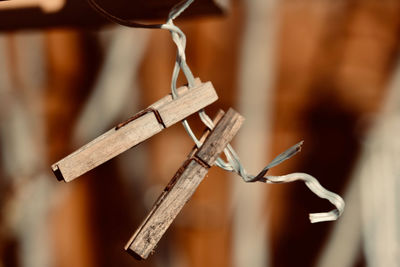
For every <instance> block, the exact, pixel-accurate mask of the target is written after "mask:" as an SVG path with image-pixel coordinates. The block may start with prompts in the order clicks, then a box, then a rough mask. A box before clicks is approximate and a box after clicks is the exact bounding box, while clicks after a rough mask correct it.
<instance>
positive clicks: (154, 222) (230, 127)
mask: <svg viewBox="0 0 400 267" xmlns="http://www.w3.org/2000/svg"><path fill="white" fill-rule="evenodd" d="M222 116H223V117H222ZM221 117H222V118H221ZM243 120H244V118H243V117H242V116H241V115H240V114H239V113H237V112H236V111H234V110H233V109H229V111H228V112H227V113H226V114H225V115H223V112H222V111H221V112H220V113H219V114H218V115H217V116H216V118H215V119H214V121H218V124H217V125H216V126H215V128H214V129H213V130H212V131H211V132H210V131H206V132H205V134H204V135H203V137H202V140H204V142H203V145H202V146H201V147H200V148H199V149H197V148H194V149H193V150H192V152H191V153H190V154H189V157H188V159H187V160H186V161H185V162H184V163H183V165H182V166H181V167H180V168H179V170H178V171H177V172H176V174H175V176H174V177H173V178H172V180H171V181H170V182H169V184H168V185H167V186H166V188H165V189H164V191H163V192H162V194H161V195H160V197H159V198H158V200H157V201H156V203H155V204H154V206H153V208H152V210H151V211H150V213H149V214H148V216H147V217H146V219H145V220H144V221H143V222H142V224H141V225H140V226H139V228H138V229H137V230H136V232H135V233H134V235H133V236H132V237H131V239H130V240H129V242H128V243H127V245H126V246H125V250H127V251H128V253H130V254H132V255H133V256H134V257H135V258H138V259H146V258H147V257H148V256H149V254H150V253H151V252H152V251H153V250H154V248H155V247H156V245H157V243H158V241H159V240H160V239H161V237H162V235H163V234H164V233H165V231H166V230H167V229H168V227H169V226H170V224H171V223H172V221H173V220H174V219H175V217H176V216H177V215H178V213H179V212H180V210H181V209H182V208H183V206H184V205H185V203H186V202H187V201H188V200H189V199H190V197H191V196H192V195H193V193H194V192H195V190H196V188H197V187H198V186H199V184H200V182H201V181H202V180H203V178H204V177H205V175H206V174H207V172H208V169H209V168H210V167H211V166H212V165H214V162H215V160H216V159H217V158H218V157H219V155H220V154H221V152H222V151H223V150H224V148H225V147H226V146H227V144H228V143H229V142H230V141H231V140H232V138H233V137H234V136H235V134H236V133H237V131H238V130H239V128H240V126H241V125H242V123H243Z"/></svg>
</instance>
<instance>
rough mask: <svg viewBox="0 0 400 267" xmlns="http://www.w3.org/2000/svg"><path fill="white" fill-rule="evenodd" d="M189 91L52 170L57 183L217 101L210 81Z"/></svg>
mask: <svg viewBox="0 0 400 267" xmlns="http://www.w3.org/2000/svg"><path fill="white" fill-rule="evenodd" d="M196 83H197V85H196V86H195V87H194V88H192V89H190V90H189V89H188V88H187V87H186V86H184V87H180V88H178V95H179V96H178V97H177V98H176V99H172V96H171V95H167V96H165V97H164V98H162V99H160V100H159V101H157V102H156V103H154V104H153V105H151V106H149V107H148V108H146V109H144V110H142V111H140V112H139V113H137V114H136V115H135V116H133V117H132V118H130V119H128V120H127V121H125V122H122V123H120V124H118V125H117V126H116V127H114V128H113V129H111V130H109V131H107V132H106V133H104V134H103V135H101V136H99V137H97V138H96V139H94V140H93V141H91V142H90V143H88V144H86V145H85V146H83V147H81V148H80V149H78V150H76V151H75V152H73V153H72V154H70V155H68V156H67V157H65V158H63V159H61V160H60V161H58V162H56V163H54V164H53V165H52V166H51V168H52V169H53V172H54V174H55V175H56V177H57V179H58V180H60V181H61V180H64V181H65V182H69V181H71V180H73V179H75V178H77V177H79V176H80V175H82V174H84V173H86V172H88V171H90V170H91V169H93V168H95V167H97V166H99V165H100V164H102V163H104V162H106V161H107V160H110V159H112V158H113V157H115V156H117V155H119V154H121V153H122V152H124V151H126V150H128V149H129V148H131V147H133V146H135V145H137V144H139V143H141V142H143V141H144V140H146V139H147V138H149V137H151V136H153V135H155V134H157V133H159V132H161V131H162V130H163V129H164V128H167V127H169V126H171V125H173V124H175V123H177V122H179V121H181V120H183V119H185V118H186V117H188V116H190V115H191V114H193V113H195V112H197V111H199V110H200V109H202V108H204V107H206V106H208V105H210V104H211V103H213V102H214V101H216V100H217V99H218V96H217V93H216V92H215V89H214V87H213V85H212V84H211V82H206V83H201V82H200V80H197V81H196Z"/></svg>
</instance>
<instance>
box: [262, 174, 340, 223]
mask: <svg viewBox="0 0 400 267" xmlns="http://www.w3.org/2000/svg"><path fill="white" fill-rule="evenodd" d="M298 180H301V181H303V182H304V183H305V184H306V186H307V187H308V188H309V189H310V190H311V191H312V192H313V193H314V194H316V195H317V196H318V197H320V198H324V199H326V200H328V201H329V202H331V203H332V204H333V205H334V206H335V207H336V209H334V210H332V211H330V212H321V213H311V214H310V216H309V218H310V221H311V223H317V222H326V221H335V220H337V219H338V218H339V217H340V216H341V215H342V213H343V211H344V206H345V203H344V200H343V198H341V197H340V196H339V195H338V194H336V193H333V192H331V191H329V190H327V189H325V188H324V187H323V186H322V185H321V184H320V183H319V182H318V180H317V179H315V178H314V177H313V176H311V175H309V174H307V173H291V174H287V175H281V176H266V177H263V178H262V179H260V180H259V181H260V182H265V183H272V184H276V183H290V182H294V181H298Z"/></svg>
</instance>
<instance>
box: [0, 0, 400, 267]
mask: <svg viewBox="0 0 400 267" xmlns="http://www.w3.org/2000/svg"><path fill="white" fill-rule="evenodd" d="M196 1H200V0H196ZM200 2H201V1H200ZM0 10H1V3H0ZM206 13H207V12H206ZM10 23H11V22H10ZM177 25H178V26H180V27H181V28H182V30H183V31H184V32H185V33H186V35H187V38H188V46H187V60H188V64H189V66H190V67H191V69H192V71H193V73H194V74H195V76H197V77H200V78H201V79H202V80H203V81H208V80H210V81H212V82H213V84H214V87H215V88H216V90H217V93H218V95H219V100H218V102H216V103H214V104H213V105H211V106H210V107H208V108H207V109H206V110H207V112H208V113H209V114H211V115H212V114H214V113H215V112H216V110H217V109H219V108H222V109H225V110H227V109H228V108H229V107H233V108H235V109H236V110H238V111H239V112H240V113H241V114H243V115H244V116H245V117H246V121H245V124H244V126H243V127H242V129H241V131H240V132H239V134H238V136H236V138H235V139H234V143H233V145H234V147H235V148H236V150H237V151H238V153H239V155H240V157H241V159H242V162H243V163H244V164H245V166H246V168H247V169H248V171H249V172H251V173H257V172H258V171H259V170H261V169H262V168H263V167H264V166H265V165H266V164H267V163H268V161H269V160H271V159H272V158H273V157H274V156H275V155H277V154H279V153H280V152H282V151H283V150H285V149H286V148H288V147H290V146H291V145H293V144H295V143H296V142H298V141H300V140H305V144H304V147H303V150H302V153H300V154H298V155H296V156H295V157H294V158H293V159H291V160H289V161H287V162H285V163H284V164H282V165H281V166H278V167H276V168H274V169H273V170H271V174H286V173H290V172H295V171H296V172H297V171H301V172H307V173H310V174H311V175H313V176H315V177H317V178H318V179H319V181H320V182H321V183H322V185H324V186H325V187H326V188H328V189H329V190H332V191H334V192H337V193H340V194H341V195H342V196H344V199H345V201H346V204H347V209H346V210H345V213H344V215H343V217H342V218H340V219H339V220H338V221H336V222H329V223H319V224H310V223H309V221H308V218H307V217H308V213H310V212H319V211H325V210H330V209H331V208H332V206H331V205H330V204H329V203H328V202H327V201H324V200H321V199H319V198H317V197H315V196H314V195H313V194H312V193H310V192H309V191H308V190H307V189H306V187H305V186H304V184H302V183H294V184H282V185H266V184H261V183H258V184H246V183H244V182H243V181H242V180H241V178H240V177H238V176H235V175H232V174H230V173H227V172H224V171H222V170H220V169H217V168H216V167H215V168H213V169H212V170H211V171H210V173H209V175H208V177H207V178H206V179H205V180H204V181H203V183H202V184H201V185H200V187H199V189H198V190H197V192H196V193H195V195H194V196H193V198H192V199H191V201H190V202H189V203H188V204H187V205H186V207H185V208H184V209H183V211H182V212H181V214H180V215H179V216H178V218H177V219H176V220H175V222H174V223H173V224H172V226H171V228H170V229H169V230H168V231H167V233H166V234H165V235H164V237H163V239H162V240H161V242H160V243H159V245H158V247H157V249H156V251H155V253H154V255H152V256H151V257H150V258H149V259H148V260H146V261H136V260H134V259H133V258H132V257H131V256H129V255H128V254H127V253H126V252H125V251H124V250H123V247H124V245H125V243H126V242H127V241H128V239H129V237H130V236H131V234H132V233H133V232H134V230H135V229H136V227H137V226H138V225H139V223H140V222H141V220H142V219H143V218H144V217H145V216H146V214H147V211H148V210H149V209H150V208H151V206H152V204H153V202H154V201H155V200H156V198H157V196H158V195H159V194H160V193H161V190H162V189H163V187H164V186H165V185H166V184H167V183H168V181H169V180H170V179H171V178H172V175H173V174H174V173H175V171H176V170H177V169H178V168H179V166H180V165H181V163H182V162H183V160H184V159H185V157H186V155H187V153H188V152H189V151H190V149H191V147H192V145H193V144H192V142H191V140H190V139H189V137H188V136H187V135H186V133H185V131H184V130H183V127H182V126H181V125H179V124H177V125H175V126H173V127H171V128H170V129H168V130H165V131H163V132H162V133H160V134H159V135H157V136H155V137H153V138H151V139H149V140H147V141H146V142H145V143H143V144H141V145H140V146H138V147H135V148H133V149H131V150H129V151H127V152H125V153H123V154H122V155H120V156H118V157H117V158H115V159H113V160H111V161H109V162H107V163H106V164H103V165H101V166H100V167H98V168H96V169H95V170H93V171H91V172H89V173H88V174H86V175H84V176H82V177H80V178H79V179H77V180H74V181H73V182H71V183H68V184H65V183H60V182H57V181H56V178H55V177H54V176H53V174H52V172H51V169H50V165H51V164H52V163H54V162H55V161H57V160H59V159H60V158H62V157H64V156H66V155H67V154H69V153H71V152H73V151H74V150H75V149H77V148H79V147H80V146H82V145H83V144H85V143H87V142H88V141H90V140H91V139H93V138H95V137H96V136H98V135H100V134H101V133H103V132H104V131H106V130H108V129H109V128H111V127H112V126H114V125H115V124H117V123H118V122H120V121H123V120H124V119H126V118H128V117H130V116H132V115H133V114H135V113H136V112H137V111H139V110H141V109H143V108H145V107H146V106H148V105H149V104H151V103H153V102H155V101H156V100H157V99H159V98H161V97H162V96H164V95H166V94H168V93H169V85H170V79H171V72H172V67H173V64H174V60H175V47H174V44H173V42H172V41H171V37H170V34H169V33H168V32H167V31H162V30H143V29H128V28H123V27H120V26H115V25H114V26H112V25H108V26H103V27H99V28H76V27H74V28H71V27H59V28H54V27H51V28H46V29H35V30H23V29H20V30H14V31H4V32H2V33H0V152H1V158H0V267H9V266H27V267H46V266H54V267H64V266H74V267H80V266H82V267H92V266H174V267H175V266H178V267H180V266H218V267H223V266H240V267H241V266H252V267H257V266H282V267H286V266H322V267H325V266H332V267H334V266H341V267H342V266H399V265H400V231H399V223H400V209H399V208H400V207H399V204H400V194H399V193H400V182H399V178H400V177H399V175H400V168H399V167H398V164H396V163H397V160H398V159H399V157H400V143H399V141H397V140H398V136H397V135H398V133H399V131H400V68H399V65H398V51H399V40H400V38H399V30H400V1H398V0H380V1H378V0H347V1H345V0H338V1H329V0H280V1H278V0H252V1H243V0H232V1H230V3H229V4H228V8H227V10H226V13H225V14H224V15H215V14H213V15H210V16H207V15H203V16H201V17H198V16H193V17H191V16H189V18H185V19H181V20H178V21H177ZM184 82H185V81H184V80H183V79H182V80H181V84H183V83H184ZM190 122H191V123H192V124H193V125H194V127H195V128H196V129H197V131H200V130H201V129H202V125H201V124H200V122H199V120H198V118H197V117H196V116H193V117H191V118H190Z"/></svg>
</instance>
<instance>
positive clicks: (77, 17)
mask: <svg viewBox="0 0 400 267" xmlns="http://www.w3.org/2000/svg"><path fill="white" fill-rule="evenodd" d="M97 2H98V4H99V5H101V6H102V7H103V8H105V9H106V10H107V11H109V12H110V13H112V14H114V15H116V16H119V17H121V18H124V19H131V20H149V19H151V20H153V19H165V18H166V17H167V15H168V12H169V10H170V9H171V7H172V6H173V5H175V4H176V3H178V2H179V1H178V0H133V1H129V0H98V1H97ZM225 2H226V1H225ZM21 3H22V4H21ZM221 3H222V1H217V0H197V1H195V2H194V3H193V4H192V5H191V6H190V7H189V8H188V9H187V11H185V12H184V13H183V14H182V17H186V18H191V17H195V16H204V15H221V14H222V13H223V10H224V7H223V6H226V5H223V4H221ZM107 23H109V22H108V21H107V20H106V19H104V18H103V17H102V16H101V15H99V14H98V13H96V12H95V11H94V10H93V9H92V8H91V7H90V6H89V4H88V3H87V1H85V0H22V1H21V0H9V1H0V31H10V30H20V29H40V28H49V27H60V26H63V27H65V26H68V27H82V28H92V27H98V26H101V25H105V24H107Z"/></svg>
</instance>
